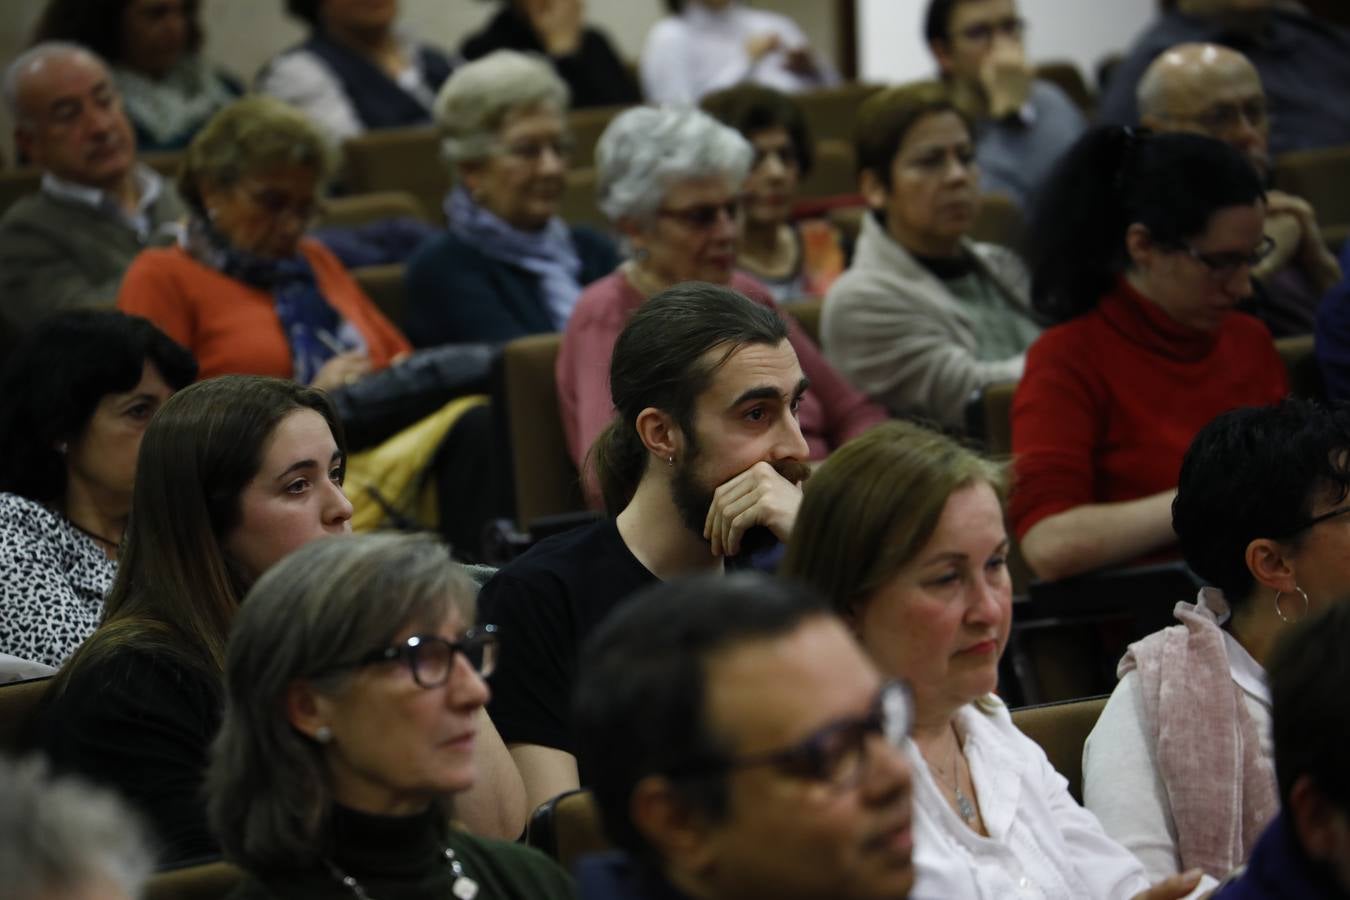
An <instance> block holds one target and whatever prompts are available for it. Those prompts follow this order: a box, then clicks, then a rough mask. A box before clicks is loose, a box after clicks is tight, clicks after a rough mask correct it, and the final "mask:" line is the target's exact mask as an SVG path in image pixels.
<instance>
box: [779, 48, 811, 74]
mask: <svg viewBox="0 0 1350 900" xmlns="http://www.w3.org/2000/svg"><path fill="white" fill-rule="evenodd" d="M783 65H784V67H785V68H786V69H787V70H788V71H789V72H791V73H792V74H794V75H801V76H802V77H804V78H811V77H814V76H816V75H819V74H820V69H819V67H818V66H817V65H816V57H815V54H813V53H812V52H811V48H810V47H809V46H807V45H806V44H803V45H802V46H800V47H793V48H792V49H791V50H789V51H788V52H787V56H786V58H785V59H784V60H783Z"/></svg>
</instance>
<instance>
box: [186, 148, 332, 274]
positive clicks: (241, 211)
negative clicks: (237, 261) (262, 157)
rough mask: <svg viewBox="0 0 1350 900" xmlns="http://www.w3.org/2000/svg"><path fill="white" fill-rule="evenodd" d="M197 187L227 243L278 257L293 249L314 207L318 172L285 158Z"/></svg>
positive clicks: (246, 250)
mask: <svg viewBox="0 0 1350 900" xmlns="http://www.w3.org/2000/svg"><path fill="white" fill-rule="evenodd" d="M199 190H200V191H201V195H202V203H203V205H204V206H205V207H206V214H207V217H208V218H209V219H210V220H211V224H212V226H214V227H215V229H216V231H218V232H220V234H221V236H222V237H224V238H225V240H226V241H228V242H229V243H230V245H231V246H233V247H234V248H236V249H238V250H243V251H245V252H247V253H253V254H255V255H257V256H261V257H263V258H264V259H283V258H285V257H289V256H294V255H295V253H296V250H297V248H298V247H299V245H300V238H301V237H302V236H303V235H304V233H305V229H306V228H307V227H308V226H309V223H310V222H311V221H312V220H313V219H314V216H315V213H316V212H317V210H318V192H319V176H318V173H317V172H315V171H314V170H313V169H312V168H310V167H308V166H301V165H294V164H285V165H280V166H275V167H272V168H269V169H265V170H263V171H261V172H254V173H250V174H247V175H245V176H243V177H242V178H240V179H239V180H238V181H237V182H235V183H234V184H232V185H228V186H214V185H201V186H200V188H199Z"/></svg>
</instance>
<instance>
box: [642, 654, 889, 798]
mask: <svg viewBox="0 0 1350 900" xmlns="http://www.w3.org/2000/svg"><path fill="white" fill-rule="evenodd" d="M913 729H914V699H913V695H912V694H911V693H910V689H909V685H907V684H906V683H905V682H903V681H898V680H897V681H888V682H886V683H885V684H884V685H882V687H881V690H880V691H878V693H877V698H876V700H875V702H874V703H873V705H872V709H871V710H870V711H869V712H868V713H867V714H866V715H864V716H861V717H859V718H848V719H839V720H836V721H834V722H831V723H829V724H828V725H825V726H824V727H822V728H820V729H818V730H816V731H815V732H812V733H811V734H809V735H807V736H806V737H805V738H804V739H802V740H801V741H798V742H797V743H796V744H793V745H792V746H791V747H784V748H783V749H781V750H770V751H767V752H765V753H754V754H750V755H747V756H730V757H721V758H716V759H702V760H692V761H690V762H688V763H686V764H683V765H677V766H672V767H671V768H670V769H668V770H667V774H668V775H670V776H672V777H677V778H678V777H681V776H685V777H688V776H696V775H710V774H716V773H720V772H729V771H731V770H733V769H743V768H748V767H750V766H775V767H777V768H778V769H779V770H781V771H783V772H786V773H787V774H789V775H793V776H795V777H797V778H801V779H804V780H806V781H817V782H822V783H824V784H828V785H830V786H831V787H833V788H835V789H837V790H841V791H842V790H848V789H850V788H853V787H856V786H857V785H858V784H859V783H861V782H862V780H863V778H864V777H865V776H866V773H867V771H868V752H869V751H868V749H867V747H868V740H867V739H868V737H869V736H871V735H880V736H881V737H882V738H884V739H885V741H886V743H887V744H888V745H889V746H891V747H895V748H898V747H900V746H902V745H903V744H904V742H905V740H906V739H907V738H908V737H909V736H910V733H911V732H912V731H913Z"/></svg>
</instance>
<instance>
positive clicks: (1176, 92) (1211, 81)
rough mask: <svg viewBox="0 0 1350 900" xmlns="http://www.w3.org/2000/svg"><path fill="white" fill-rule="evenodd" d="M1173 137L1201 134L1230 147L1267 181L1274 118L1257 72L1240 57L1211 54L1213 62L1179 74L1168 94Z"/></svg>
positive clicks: (1166, 122)
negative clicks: (1271, 119) (1175, 134)
mask: <svg viewBox="0 0 1350 900" xmlns="http://www.w3.org/2000/svg"><path fill="white" fill-rule="evenodd" d="M1167 101H1168V102H1167V107H1168V108H1167V118H1166V119H1164V120H1163V121H1162V122H1161V123H1160V124H1161V125H1163V126H1164V127H1165V128H1166V129H1167V130H1170V131H1189V132H1192V133H1194V134H1203V135H1205V136H1207V137H1212V138H1215V139H1216V140H1220V141H1223V142H1224V143H1226V144H1229V145H1230V146H1232V147H1233V148H1234V149H1236V150H1237V151H1238V152H1240V153H1242V154H1243V155H1244V156H1246V157H1247V158H1248V159H1250V160H1251V162H1252V165H1254V166H1255V167H1256V169H1257V171H1258V172H1260V173H1261V174H1262V176H1265V175H1266V174H1267V172H1268V171H1269V168H1270V153H1269V141H1270V118H1269V116H1268V113H1267V109H1266V95H1265V91H1264V90H1262V88H1261V78H1260V76H1259V75H1257V73H1256V69H1255V68H1253V67H1252V65H1251V63H1249V62H1247V61H1246V60H1245V59H1243V58H1242V57H1241V56H1239V55H1237V54H1236V53H1223V52H1222V51H1212V52H1211V53H1210V59H1209V60H1208V61H1207V60H1205V59H1202V60H1200V61H1199V62H1197V63H1196V64H1195V65H1193V66H1189V67H1186V68H1185V69H1183V70H1180V71H1176V72H1175V73H1173V75H1172V83H1171V84H1170V85H1168V92H1167Z"/></svg>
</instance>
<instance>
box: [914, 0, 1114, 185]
mask: <svg viewBox="0 0 1350 900" xmlns="http://www.w3.org/2000/svg"><path fill="white" fill-rule="evenodd" d="M1025 30H1026V20H1025V19H1023V18H1022V17H1021V16H1019V15H1018V11H1017V3H1016V2H1015V0H929V3H928V12H927V14H926V15H925V18H924V39H925V40H926V41H927V42H928V49H929V50H930V51H931V52H932V54H933V58H934V59H935V60H937V64H938V71H939V73H940V74H941V75H942V79H943V81H945V82H946V83H947V85H948V86H949V87H950V88H951V91H952V96H953V98H954V99H955V101H956V105H957V107H958V108H960V109H961V110H962V111H963V112H965V113H966V114H967V115H968V116H970V117H971V118H972V119H973V120H974V122H975V159H976V161H977V162H978V163H979V164H980V173H981V174H982V176H983V180H984V190H985V191H987V192H989V193H991V194H1004V195H1006V196H1008V197H1011V198H1012V199H1013V200H1016V201H1017V203H1018V205H1020V206H1022V207H1029V206H1031V203H1032V201H1033V200H1034V199H1035V198H1036V194H1037V191H1038V190H1039V189H1040V186H1041V184H1042V183H1043V182H1044V181H1045V179H1046V178H1047V177H1049V175H1050V170H1051V168H1052V167H1053V166H1054V164H1055V161H1056V160H1058V159H1059V157H1060V156H1062V155H1063V153H1064V151H1065V150H1067V149H1069V145H1071V144H1072V143H1073V142H1074V140H1075V139H1076V138H1077V137H1078V135H1080V134H1082V133H1083V130H1084V129H1085V128H1086V127H1087V121H1086V120H1085V119H1084V118H1083V113H1082V111H1081V110H1079V109H1078V107H1077V106H1075V105H1074V103H1073V101H1072V100H1070V99H1069V98H1068V97H1067V96H1066V95H1065V94H1064V92H1063V91H1062V90H1060V89H1059V88H1058V87H1057V86H1056V85H1054V84H1051V83H1050V82H1048V81H1043V80H1041V79H1038V78H1036V77H1035V74H1034V72H1033V70H1032V68H1031V66H1030V65H1029V64H1028V63H1027V59H1026V48H1025V47H1024V46H1023V44H1022V35H1023V32H1024V31H1025Z"/></svg>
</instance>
